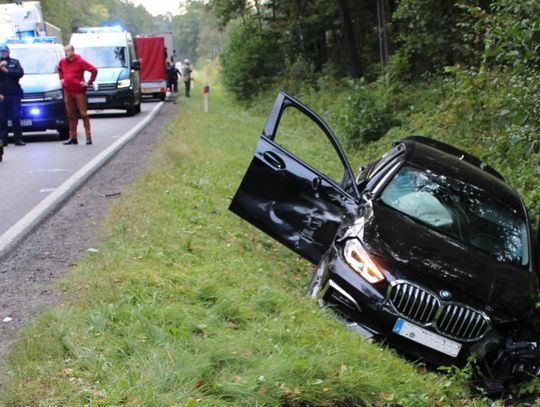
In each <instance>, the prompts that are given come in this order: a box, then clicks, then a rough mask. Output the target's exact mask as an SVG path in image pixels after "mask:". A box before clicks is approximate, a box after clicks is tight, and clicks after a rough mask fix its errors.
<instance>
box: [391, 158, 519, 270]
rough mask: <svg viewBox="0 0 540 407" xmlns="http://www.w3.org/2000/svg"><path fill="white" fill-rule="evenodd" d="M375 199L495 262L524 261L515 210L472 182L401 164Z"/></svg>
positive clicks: (517, 212) (517, 210)
mask: <svg viewBox="0 0 540 407" xmlns="http://www.w3.org/2000/svg"><path fill="white" fill-rule="evenodd" d="M381 200H382V202H384V203H385V204H386V205H388V206H389V207H391V208H393V209H395V210H397V211H399V212H401V213H402V214H404V215H407V216H408V217H410V218H412V219H414V220H415V221H417V222H420V223H422V224H423V225H425V226H427V227H429V228H432V229H435V230H437V231H439V232H441V233H443V234H445V235H447V236H450V237H452V238H453V239H456V240H458V241H459V242H461V243H463V244H465V245H467V246H470V247H474V248H476V249H479V250H481V251H483V252H486V253H488V254H490V255H491V256H493V257H495V258H496V259H497V260H498V261H501V262H505V263H512V264H516V265H527V264H528V262H529V254H528V229H527V223H526V220H525V217H524V216H523V215H522V214H521V213H520V212H521V211H520V210H519V209H518V208H509V207H507V206H505V205H504V204H503V203H500V202H497V201H495V200H494V199H492V198H491V197H490V196H489V195H488V194H487V193H485V192H484V191H482V190H481V189H479V188H478V187H476V186H472V185H469V184H466V183H464V182H463V181H460V180H457V179H454V178H451V177H448V176H445V175H439V174H435V173H433V172H431V171H429V170H424V169H420V168H416V167H413V166H410V165H405V166H403V167H402V168H401V169H400V170H399V171H398V172H397V173H396V175H395V176H394V177H393V178H392V179H391V180H390V182H389V183H388V185H387V186H386V188H385V189H384V191H383V192H382V194H381Z"/></svg>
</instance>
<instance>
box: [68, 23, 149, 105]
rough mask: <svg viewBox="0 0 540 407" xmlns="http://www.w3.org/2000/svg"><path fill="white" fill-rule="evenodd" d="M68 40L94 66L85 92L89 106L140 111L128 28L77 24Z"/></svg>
mask: <svg viewBox="0 0 540 407" xmlns="http://www.w3.org/2000/svg"><path fill="white" fill-rule="evenodd" d="M70 44H71V45H73V46H74V48H75V53H77V54H79V55H80V56H81V57H83V58H84V59H85V60H87V61H88V62H90V63H91V64H92V65H94V66H95V67H96V68H97V69H98V76H97V78H96V81H95V82H94V86H93V87H90V88H89V89H88V91H87V93H86V97H87V104H88V108H89V109H98V110H105V109H122V110H126V112H127V114H128V116H133V115H134V114H136V113H139V112H140V111H141V80H140V74H139V71H140V62H139V58H138V54H137V49H136V47H135V42H134V41H133V38H132V36H131V34H130V33H129V32H127V31H124V30H123V29H122V28H121V27H84V28H79V32H77V33H74V34H73V35H72V36H71V41H70ZM86 79H87V80H88V79H89V73H87V77H86Z"/></svg>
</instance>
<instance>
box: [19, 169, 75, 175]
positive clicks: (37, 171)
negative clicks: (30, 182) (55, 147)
mask: <svg viewBox="0 0 540 407" xmlns="http://www.w3.org/2000/svg"><path fill="white" fill-rule="evenodd" d="M67 171H69V170H67V169H64V168H48V169H41V170H28V171H26V172H27V173H28V174H43V173H51V172H67Z"/></svg>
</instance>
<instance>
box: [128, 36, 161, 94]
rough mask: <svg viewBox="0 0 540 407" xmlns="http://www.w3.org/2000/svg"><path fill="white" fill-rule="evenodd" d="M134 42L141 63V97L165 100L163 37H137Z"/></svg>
mask: <svg viewBox="0 0 540 407" xmlns="http://www.w3.org/2000/svg"><path fill="white" fill-rule="evenodd" d="M135 41H136V43H137V51H138V53H139V61H140V62H141V95H142V96H143V97H154V98H159V99H161V100H165V97H166V95H167V68H166V64H165V63H166V54H165V41H164V39H163V37H147V36H137V38H135Z"/></svg>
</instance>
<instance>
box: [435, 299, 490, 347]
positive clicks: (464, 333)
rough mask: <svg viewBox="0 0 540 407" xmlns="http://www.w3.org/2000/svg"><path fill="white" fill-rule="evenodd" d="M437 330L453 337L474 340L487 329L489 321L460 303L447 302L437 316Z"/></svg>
mask: <svg viewBox="0 0 540 407" xmlns="http://www.w3.org/2000/svg"><path fill="white" fill-rule="evenodd" d="M437 329H438V330H439V332H441V333H443V334H445V335H448V336H451V337H453V338H458V339H465V340H474V339H478V338H481V337H482V336H483V335H484V334H485V333H486V332H487V330H488V329H489V322H488V321H487V320H486V317H484V315H483V314H481V313H480V312H478V311H476V310H474V309H471V308H469V307H465V306H463V305H460V304H447V305H446V306H444V307H443V310H442V312H441V315H440V316H439V318H437Z"/></svg>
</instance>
